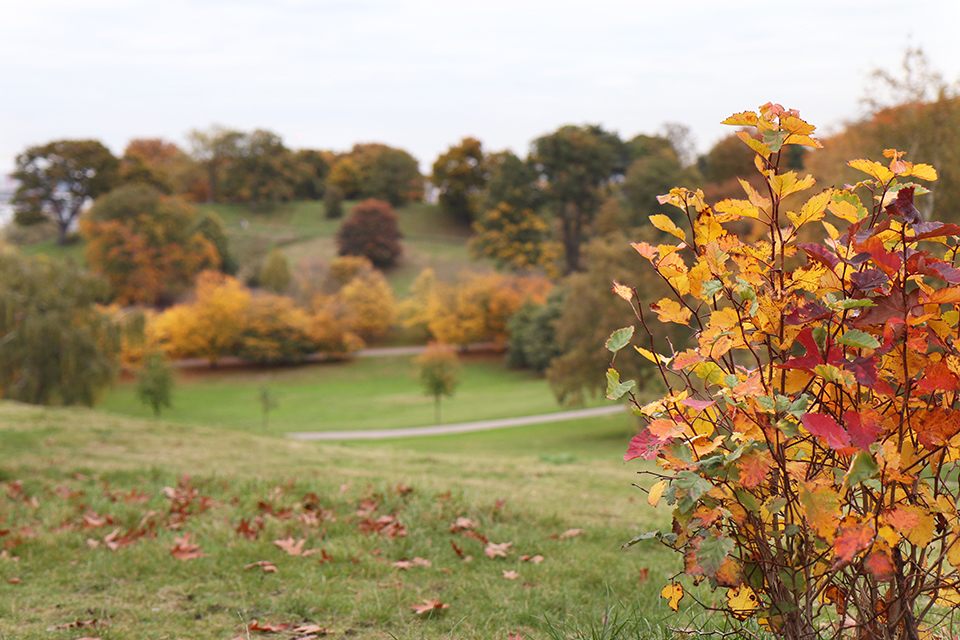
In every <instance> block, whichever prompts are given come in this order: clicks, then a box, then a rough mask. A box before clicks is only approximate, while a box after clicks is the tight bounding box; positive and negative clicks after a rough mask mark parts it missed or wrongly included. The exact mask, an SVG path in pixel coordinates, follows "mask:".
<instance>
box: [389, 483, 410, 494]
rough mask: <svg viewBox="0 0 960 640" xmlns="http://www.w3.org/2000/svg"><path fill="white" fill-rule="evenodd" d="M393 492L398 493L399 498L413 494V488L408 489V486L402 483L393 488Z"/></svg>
mask: <svg viewBox="0 0 960 640" xmlns="http://www.w3.org/2000/svg"><path fill="white" fill-rule="evenodd" d="M393 492H394V493H396V494H397V495H398V496H406V495H410V494H411V493H413V487H408V486H407V485H405V484H403V483H402V482H401V483H400V484H398V485H397V486H396V487H394V488H393Z"/></svg>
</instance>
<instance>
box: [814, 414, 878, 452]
mask: <svg viewBox="0 0 960 640" xmlns="http://www.w3.org/2000/svg"><path fill="white" fill-rule="evenodd" d="M882 419H883V417H882V416H881V415H880V414H879V413H877V412H876V410H874V409H870V408H868V409H864V410H863V411H862V412H860V413H858V412H856V411H853V410H850V411H847V412H846V413H844V414H843V421H844V422H845V423H846V425H847V433H848V434H850V442H851V443H852V444H853V445H854V446H855V447H857V448H858V449H860V450H861V451H867V450H869V448H870V445H872V444H873V443H874V442H876V441H877V438H878V437H879V436H880V434H881V433H883V426H882V425H881V420H882ZM808 431H809V429H808Z"/></svg>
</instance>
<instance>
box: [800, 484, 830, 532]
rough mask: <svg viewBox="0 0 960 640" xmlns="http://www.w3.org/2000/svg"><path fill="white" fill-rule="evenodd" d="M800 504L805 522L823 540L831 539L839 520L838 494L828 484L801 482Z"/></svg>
mask: <svg viewBox="0 0 960 640" xmlns="http://www.w3.org/2000/svg"><path fill="white" fill-rule="evenodd" d="M798 494H799V497H800V506H801V508H802V510H803V515H804V516H805V517H806V520H807V524H808V525H809V526H810V527H812V528H813V529H814V530H815V531H816V532H817V535H819V536H820V537H821V538H823V539H824V540H827V541H828V542H829V541H832V540H833V535H834V532H835V531H836V530H837V525H838V524H839V522H840V495H839V494H838V493H837V492H836V491H834V490H833V489H831V488H830V487H829V486H825V485H822V484H817V483H814V482H801V483H800V485H799V487H798Z"/></svg>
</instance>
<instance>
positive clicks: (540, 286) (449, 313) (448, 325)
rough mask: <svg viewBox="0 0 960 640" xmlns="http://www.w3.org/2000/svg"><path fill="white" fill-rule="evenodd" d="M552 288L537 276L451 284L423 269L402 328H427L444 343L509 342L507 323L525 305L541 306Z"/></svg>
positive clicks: (471, 278)
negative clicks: (528, 302)
mask: <svg viewBox="0 0 960 640" xmlns="http://www.w3.org/2000/svg"><path fill="white" fill-rule="evenodd" d="M552 286H553V285H552V284H551V283H550V281H549V280H547V279H545V278H542V277H538V276H526V277H521V276H515V275H509V276H508V275H504V274H500V273H486V274H483V273H475V272H473V273H463V274H461V275H460V276H459V277H458V279H457V281H456V282H455V283H453V284H446V283H442V282H438V281H437V280H436V277H435V275H434V274H433V271H432V270H425V271H424V272H423V273H421V274H420V276H419V277H418V278H417V280H416V282H415V283H414V285H413V296H412V297H411V298H410V299H409V300H408V301H407V302H406V303H405V304H404V306H403V316H404V325H405V326H407V327H410V328H415V327H423V326H425V327H426V329H427V330H428V331H429V334H430V335H431V336H432V337H433V339H434V340H436V341H438V342H442V343H444V344H454V345H468V344H473V343H480V342H497V343H500V344H503V343H504V342H506V340H507V335H508V332H507V322H508V321H509V319H510V317H511V316H512V315H513V314H514V313H516V312H517V310H518V309H520V307H522V306H523V304H524V303H525V302H527V301H532V302H534V303H542V302H543V301H544V300H545V299H546V296H547V294H548V293H549V291H550V288H551V287H552Z"/></svg>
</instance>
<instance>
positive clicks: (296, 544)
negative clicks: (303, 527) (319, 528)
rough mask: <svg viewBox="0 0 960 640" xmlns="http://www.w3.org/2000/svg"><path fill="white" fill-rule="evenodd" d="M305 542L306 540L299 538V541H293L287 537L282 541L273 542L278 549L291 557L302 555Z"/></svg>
mask: <svg viewBox="0 0 960 640" xmlns="http://www.w3.org/2000/svg"><path fill="white" fill-rule="evenodd" d="M306 542H307V539H306V538H300V539H299V540H294V539H293V537H291V536H287V537H286V538H284V539H283V540H274V541H273V544H275V545H276V546H277V547H278V548H280V549H282V550H283V551H286V552H287V553H289V554H290V555H292V556H302V555H303V545H304V544H305V543H306Z"/></svg>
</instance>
